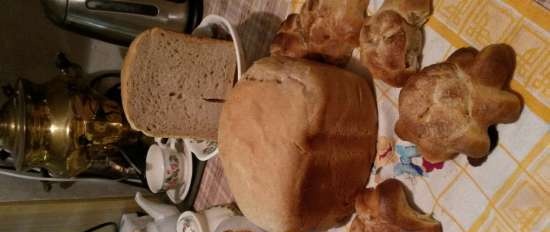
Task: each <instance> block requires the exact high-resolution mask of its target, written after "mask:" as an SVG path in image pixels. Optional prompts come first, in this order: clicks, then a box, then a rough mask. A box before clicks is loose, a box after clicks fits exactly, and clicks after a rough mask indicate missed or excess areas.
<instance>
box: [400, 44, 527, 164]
mask: <svg viewBox="0 0 550 232" xmlns="http://www.w3.org/2000/svg"><path fill="white" fill-rule="evenodd" d="M514 68H515V53H514V50H513V49H512V48H511V47H510V46H508V45H505V44H496V45H490V46H488V47H486V48H484V49H483V50H482V51H481V52H478V51H477V50H476V49H474V48H462V49H459V50H457V51H456V52H455V53H453V54H452V55H451V56H450V57H449V59H447V61H446V62H443V63H439V64H434V65H431V66H429V67H426V68H424V69H423V70H422V71H421V72H419V73H417V74H415V75H413V76H412V77H411V79H410V80H409V81H408V82H407V84H406V85H405V87H404V88H403V89H402V90H401V93H400V94H399V120H398V121H397V124H396V126H395V132H396V133H397V135H399V137H401V138H402V139H404V140H408V141H410V142H413V143H415V144H416V145H417V147H418V150H419V152H420V154H422V156H423V157H424V158H425V159H426V160H428V161H430V162H441V161H445V160H448V159H452V158H454V157H455V156H456V155H457V154H458V153H463V154H466V155H467V156H469V157H471V158H481V157H484V156H486V155H488V154H489V149H490V139H489V136H488V133H487V129H488V127H489V126H490V125H494V124H497V123H510V122H513V121H516V120H517V119H518V118H519V115H520V113H521V108H522V104H521V100H520V98H519V97H518V95H516V94H514V93H512V92H510V91H509V90H507V87H506V86H507V84H508V83H509V80H510V79H511V78H512V75H513V73H514Z"/></svg>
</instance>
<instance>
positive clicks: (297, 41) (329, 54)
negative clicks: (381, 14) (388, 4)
mask: <svg viewBox="0 0 550 232" xmlns="http://www.w3.org/2000/svg"><path fill="white" fill-rule="evenodd" d="M368 4H369V1H368V0H307V1H306V2H305V3H304V5H303V6H302V9H301V11H300V14H291V15H289V16H288V17H287V19H286V20H285V21H284V22H283V23H282V25H281V28H280V29H279V31H278V32H277V35H276V36H275V38H274V39H273V42H272V45H271V54H272V55H280V56H288V57H294V58H307V59H312V60H317V61H321V62H326V63H330V64H335V65H345V64H346V63H347V62H348V60H349V59H350V57H351V53H352V51H353V49H354V48H356V47H357V46H358V45H359V32H360V30H361V25H362V24H363V20H364V18H365V15H366V8H367V6H368Z"/></svg>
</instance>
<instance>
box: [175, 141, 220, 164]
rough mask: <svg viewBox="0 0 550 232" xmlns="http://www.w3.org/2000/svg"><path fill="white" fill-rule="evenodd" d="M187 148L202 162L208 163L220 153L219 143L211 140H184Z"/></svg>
mask: <svg viewBox="0 0 550 232" xmlns="http://www.w3.org/2000/svg"><path fill="white" fill-rule="evenodd" d="M183 142H184V143H185V148H186V149H189V150H190V151H191V152H192V153H193V154H195V157H197V159H198V160H200V161H207V160H209V159H211V158H212V157H214V156H216V155H217V154H218V153H219V150H218V143H217V142H215V141H209V140H200V139H184V140H183Z"/></svg>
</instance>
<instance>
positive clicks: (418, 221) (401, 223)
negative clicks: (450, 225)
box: [350, 179, 442, 232]
mask: <svg viewBox="0 0 550 232" xmlns="http://www.w3.org/2000/svg"><path fill="white" fill-rule="evenodd" d="M406 194H407V193H406V191H405V186H404V185H403V183H401V182H399V181H398V180H396V179H388V180H385V181H384V182H382V183H380V184H379V185H378V186H376V189H367V190H365V191H364V192H362V193H361V194H359V195H358V196H357V198H356V200H355V210H356V213H357V216H356V217H355V218H354V219H353V221H352V223H351V227H350V232H413V231H414V232H441V231H442V228H441V223H439V222H438V221H437V220H435V219H433V218H432V217H431V216H430V215H426V214H422V213H421V212H419V211H417V210H416V209H414V208H413V207H412V206H411V204H410V202H409V200H408V198H407V195H406Z"/></svg>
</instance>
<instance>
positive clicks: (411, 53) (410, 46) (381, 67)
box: [360, 0, 431, 87]
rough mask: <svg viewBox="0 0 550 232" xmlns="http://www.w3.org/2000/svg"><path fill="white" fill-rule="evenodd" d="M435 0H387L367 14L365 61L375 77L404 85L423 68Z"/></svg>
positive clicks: (363, 37)
mask: <svg viewBox="0 0 550 232" xmlns="http://www.w3.org/2000/svg"><path fill="white" fill-rule="evenodd" d="M430 11H431V0H386V1H384V4H383V5H382V7H381V8H380V9H379V10H378V11H377V13H376V14H375V15H373V16H370V17H367V19H366V21H365V24H364V25H363V28H362V29H361V35H360V47H361V62H362V63H363V64H364V65H365V66H366V67H367V68H368V70H369V71H370V73H371V74H372V76H373V77H374V78H377V79H380V80H383V81H384V82H385V83H387V84H389V85H391V86H394V87H401V86H403V85H404V84H405V82H406V81H407V79H408V78H409V76H410V75H411V74H413V73H415V72H417V71H418V69H419V68H420V56H421V55H422V45H423V42H424V41H423V40H424V36H423V34H422V29H421V27H422V25H423V24H424V23H425V22H426V21H427V20H428V17H429V15H430Z"/></svg>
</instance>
